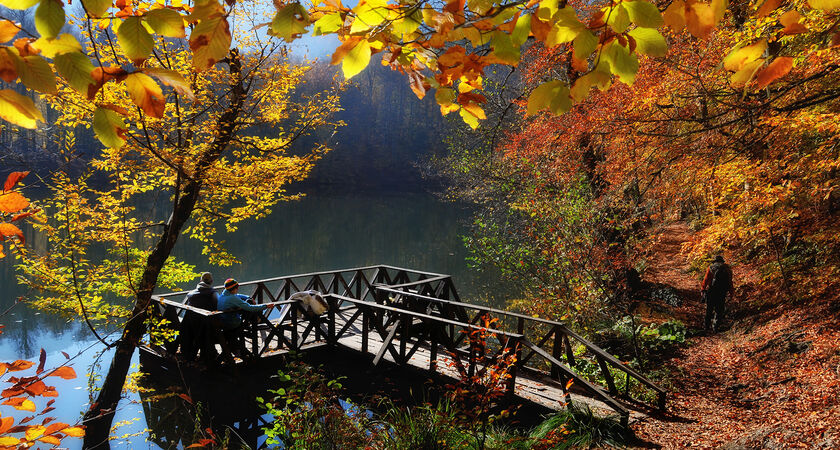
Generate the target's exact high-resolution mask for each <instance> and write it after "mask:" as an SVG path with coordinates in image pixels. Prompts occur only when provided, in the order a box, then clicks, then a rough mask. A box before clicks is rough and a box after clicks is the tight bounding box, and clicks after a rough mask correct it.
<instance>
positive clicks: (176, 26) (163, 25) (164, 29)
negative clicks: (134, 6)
mask: <svg viewBox="0 0 840 450" xmlns="http://www.w3.org/2000/svg"><path fill="white" fill-rule="evenodd" d="M145 20H146V23H147V24H149V26H150V27H152V29H153V30H155V33H157V34H159V35H161V36H166V37H173V38H182V37H186V33H185V31H184V19H183V17H182V16H181V15H180V14H178V12H177V11H175V10H172V9H169V8H161V9H153V10H151V11H149V12H147V13H146V17H145Z"/></svg>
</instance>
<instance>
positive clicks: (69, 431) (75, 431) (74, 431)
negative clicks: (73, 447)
mask: <svg viewBox="0 0 840 450" xmlns="http://www.w3.org/2000/svg"><path fill="white" fill-rule="evenodd" d="M61 432H62V433H64V434H66V435H67V436H71V437H84V435H85V429H84V428H81V427H67V428H65V429H63V430H61Z"/></svg>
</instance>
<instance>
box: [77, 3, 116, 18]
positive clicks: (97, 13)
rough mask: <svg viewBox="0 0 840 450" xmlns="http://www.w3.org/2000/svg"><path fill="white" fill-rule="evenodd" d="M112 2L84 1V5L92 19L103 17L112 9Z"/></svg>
mask: <svg viewBox="0 0 840 450" xmlns="http://www.w3.org/2000/svg"><path fill="white" fill-rule="evenodd" d="M111 4H112V1H111V0H82V5H84V6H85V9H86V10H87V12H88V14H90V16H91V17H102V16H104V15H105V13H106V12H108V9H109V8H111Z"/></svg>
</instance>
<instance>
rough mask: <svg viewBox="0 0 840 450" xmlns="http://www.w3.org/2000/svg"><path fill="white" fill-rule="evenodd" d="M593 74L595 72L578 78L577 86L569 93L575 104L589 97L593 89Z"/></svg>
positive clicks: (573, 86) (574, 85)
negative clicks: (590, 90)
mask: <svg viewBox="0 0 840 450" xmlns="http://www.w3.org/2000/svg"><path fill="white" fill-rule="evenodd" d="M592 73H594V72H590V73H587V74H586V75H584V76H582V77H580V78H578V79H577V80H575V84H573V85H572V88H571V89H570V92H569V93H570V95H571V96H572V100H574V101H575V103H580V102H582V101H583V100H584V99H586V97H587V96H588V95H589V89H591V88H592V76H591V75H592Z"/></svg>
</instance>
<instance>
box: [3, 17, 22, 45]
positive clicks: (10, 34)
mask: <svg viewBox="0 0 840 450" xmlns="http://www.w3.org/2000/svg"><path fill="white" fill-rule="evenodd" d="M19 31H20V27H19V26H18V25H17V24H16V23H14V22H12V21H9V20H0V42H9V41H11V40H12V39H13V38H14V37H15V36H17V34H18V32H19Z"/></svg>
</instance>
